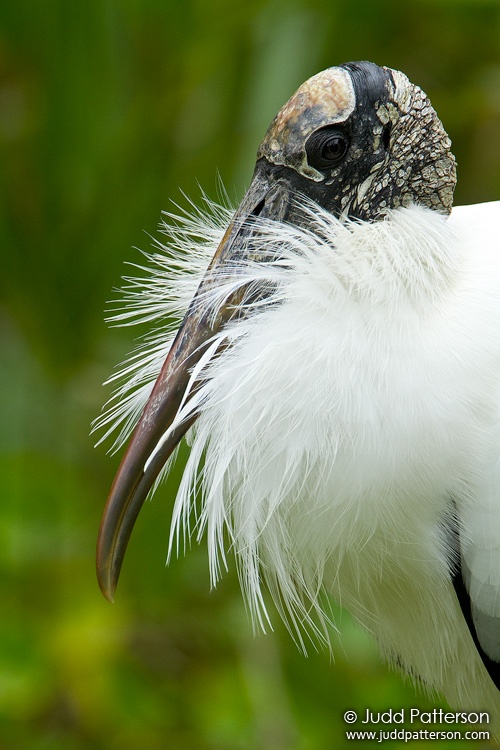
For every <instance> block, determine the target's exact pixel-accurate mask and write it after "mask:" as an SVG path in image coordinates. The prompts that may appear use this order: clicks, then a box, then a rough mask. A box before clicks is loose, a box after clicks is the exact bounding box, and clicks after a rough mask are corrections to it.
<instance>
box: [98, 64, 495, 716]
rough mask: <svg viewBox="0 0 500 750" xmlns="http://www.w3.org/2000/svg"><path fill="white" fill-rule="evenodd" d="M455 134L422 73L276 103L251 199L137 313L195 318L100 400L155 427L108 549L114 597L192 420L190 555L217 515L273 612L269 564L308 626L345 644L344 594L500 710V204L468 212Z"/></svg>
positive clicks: (353, 77)
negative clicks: (140, 522) (338, 609)
mask: <svg viewBox="0 0 500 750" xmlns="http://www.w3.org/2000/svg"><path fill="white" fill-rule="evenodd" d="M450 147H451V143H450V139H449V138H448V136H447V134H446V132H445V130H444V128H443V126H442V124H441V122H440V120H439V119H438V117H437V115H436V113H435V111H434V109H433V108H432V106H431V104H430V102H429V99H428V98H427V96H426V95H425V94H424V93H423V91H422V90H421V89H420V88H419V87H418V86H415V85H413V84H411V83H410V81H409V80H408V79H407V77H406V76H405V75H404V74H402V73H401V72H399V71H396V70H392V69H389V68H382V67H378V66H377V65H375V64H373V63H369V62H358V63H349V64H345V65H341V66H339V67H333V68H329V69H328V70H325V71H323V72H321V73H318V74H317V75H315V76H313V77H312V78H310V79H309V80H308V81H306V82H305V83H304V84H303V85H302V86H301V87H300V88H299V89H298V91H297V92H296V93H295V94H294V95H293V96H292V97H291V99H290V100H289V101H288V102H287V103H286V104H285V106H284V107H283V108H282V109H281V110H280V112H279V113H278V115H277V116H276V118H275V119H274V120H273V122H272V123H271V125H270V127H269V129H268V131H267V133H266V136H265V138H264V140H263V141H262V144H261V145H260V148H259V151H258V155H257V163H256V167H255V172H254V176H253V179H252V182H251V185H250V187H249V189H248V191H247V193H246V195H245V197H244V198H243V200H242V202H241V205H240V206H239V208H238V209H237V211H236V212H235V213H234V215H230V214H229V213H228V211H227V210H226V209H224V208H221V207H217V206H213V207H212V211H211V213H210V212H207V213H206V214H205V213H204V212H203V211H198V212H197V213H196V212H195V215H193V216H187V218H185V220H184V222H181V223H180V224H179V222H177V224H176V223H175V222H174V224H173V225H170V228H168V227H166V229H165V231H166V232H167V234H169V238H170V247H169V249H168V250H167V252H166V253H165V252H163V251H162V250H161V248H160V249H159V252H157V253H156V254H154V255H152V256H151V257H152V261H153V265H154V266H155V268H154V270H153V271H152V273H151V276H150V277H149V278H148V279H146V280H144V279H143V280H142V281H140V282H137V281H136V282H132V283H131V287H130V288H129V291H128V306H126V307H125V309H124V311H123V312H122V313H121V315H119V318H120V319H121V320H122V321H123V322H127V321H128V322H133V321H135V320H138V319H143V320H151V321H156V324H157V326H158V321H164V320H165V319H166V318H167V317H169V316H172V314H174V315H175V314H176V315H178V316H179V320H181V318H182V316H184V313H185V316H184V318H183V320H182V323H181V324H180V326H179V328H178V331H177V334H176V335H175V338H173V335H171V336H170V337H169V336H168V335H167V333H166V332H165V329H160V330H159V331H158V329H157V331H156V333H155V334H154V337H153V339H150V340H149V341H147V342H146V345H145V346H144V348H143V349H142V350H140V351H139V352H138V353H136V354H135V355H134V357H132V359H131V360H130V361H129V363H128V364H127V365H126V366H125V368H124V371H123V374H124V377H125V380H126V381H127V382H125V384H124V385H122V387H121V388H120V389H119V390H118V392H117V394H116V396H115V400H114V402H113V403H112V404H111V407H110V408H109V409H108V411H107V412H106V413H105V414H104V416H103V417H102V418H101V424H104V425H107V427H108V428H109V430H111V428H113V427H114V426H116V423H120V422H122V433H121V436H120V439H119V442H123V440H124V439H125V437H127V436H128V433H129V432H130V431H131V428H132V426H133V425H134V424H135V423H136V424H135V429H134V431H133V434H132V437H131V440H130V443H129V446H128V449H127V451H126V453H125V456H124V458H123V460H122V463H121V465H120V468H119V470H118V473H117V476H116V479H115V481H114V484H113V487H112V489H111V493H110V496H109V499H108V502H107V505H106V509H105V511H104V516H103V520H102V525H101V529H100V535H99V541H98V555H97V570H98V578H99V582H100V586H101V589H102V591H103V593H104V595H105V596H106V597H107V598H109V599H112V598H113V594H114V591H115V587H116V583H117V579H118V575H119V572H120V568H121V565H122V560H123V556H124V552H125V549H126V546H127V542H128V539H129V536H130V533H131V530H132V527H133V525H134V522H135V520H136V517H137V515H138V513H139V510H140V508H141V505H142V503H143V501H144V499H145V498H146V496H147V495H148V493H149V492H150V491H151V489H152V488H153V487H154V486H155V483H156V482H157V481H158V478H159V477H161V476H162V473H164V472H165V471H166V470H167V469H168V465H167V459H169V457H170V456H171V455H172V453H173V451H174V449H175V447H176V446H177V444H178V443H179V441H180V440H181V439H182V437H183V436H184V435H185V434H186V433H187V432H188V431H189V437H190V442H191V452H190V457H189V459H188V462H187V465H186V468H185V470H184V475H183V479H182V482H181V485H180V488H179V491H178V495H177V499H176V503H175V506H174V511H173V521H172V530H171V538H170V548H171V550H174V551H175V550H176V548H178V546H179V544H180V543H181V542H182V539H183V538H184V540H185V539H186V537H188V536H189V535H190V534H191V533H192V532H195V533H196V534H197V535H198V536H200V535H202V534H203V533H205V532H206V533H207V534H208V548H209V565H210V571H211V576H212V580H213V581H214V582H215V581H217V579H218V577H219V575H220V573H221V569H222V568H223V567H224V566H225V565H226V554H227V549H228V548H229V549H230V550H231V551H232V552H233V553H234V555H235V558H236V561H237V567H238V571H239V576H240V580H241V586H242V590H243V593H244V595H245V597H246V598H247V601H248V603H249V608H250V611H251V613H252V616H253V618H254V619H255V621H256V622H258V623H260V624H261V625H262V626H264V625H265V624H266V621H267V617H268V615H267V611H266V605H265V601H264V598H263V593H262V584H263V583H265V584H266V585H267V588H268V589H269V591H270V592H271V595H272V597H273V599H274V601H275V603H276V605H277V607H278V610H279V611H280V613H281V615H282V616H283V618H284V619H285V621H286V622H287V624H288V626H289V629H290V630H291V631H292V634H293V635H294V636H295V638H296V639H297V640H298V641H299V643H303V641H302V638H303V635H302V634H303V632H304V629H305V631H306V632H308V633H310V634H312V635H314V634H315V635H316V636H318V637H319V638H323V639H324V640H326V641H328V633H329V627H330V623H329V619H330V618H329V615H328V609H327V605H326V604H325V599H324V595H325V592H326V594H327V595H328V596H333V597H334V598H336V599H337V600H338V602H339V603H340V604H341V605H343V606H344V607H346V608H347V609H348V610H350V612H351V613H352V614H353V615H354V617H355V618H356V619H357V620H358V621H359V622H360V623H362V625H364V626H365V627H366V628H367V629H368V630H369V631H370V632H371V633H372V634H373V635H374V636H375V638H376V640H377V642H378V644H379V647H380V651H381V654H382V656H383V657H384V658H385V659H387V660H388V661H389V662H392V663H394V664H397V665H398V666H399V667H401V668H402V669H403V670H405V671H406V672H407V673H409V674H410V675H411V676H412V677H413V678H414V679H415V680H417V681H420V682H421V683H423V684H424V685H425V686H426V687H427V688H429V689H430V690H436V691H438V692H439V693H441V694H443V695H444V696H445V697H446V698H447V700H448V701H449V703H450V704H451V705H452V706H453V707H455V708H458V709H467V710H482V711H489V712H490V713H491V716H492V721H493V720H494V719H495V717H496V720H497V722H498V721H499V720H500V694H499V692H498V688H500V252H499V249H500V248H499V239H498V237H499V234H498V223H499V218H500V204H498V203H490V204H483V205H476V206H468V207H462V208H454V209H453V210H452V198H453V190H454V187H455V181H456V178H455V159H454V157H453V155H452V153H451V150H450ZM225 224H227V229H225V231H224V225H225ZM212 256H213V257H212ZM141 285H142V286H141ZM172 339H173V342H172ZM193 527H194V528H193Z"/></svg>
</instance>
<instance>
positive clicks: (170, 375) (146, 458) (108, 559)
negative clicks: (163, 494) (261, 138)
mask: <svg viewBox="0 0 500 750" xmlns="http://www.w3.org/2000/svg"><path fill="white" fill-rule="evenodd" d="M288 203H289V191H288V190H287V189H286V187H285V185H284V184H283V183H282V182H274V183H272V184H270V182H269V180H268V178H267V177H266V176H265V175H264V174H263V173H262V170H259V168H257V169H256V172H255V174H254V178H253V180H252V183H251V185H250V187H249V189H248V191H247V193H246V195H245V197H244V198H243V201H242V203H241V205H240V207H239V209H238V210H237V212H236V214H235V215H234V218H233V221H232V222H231V224H230V225H229V227H228V228H227V230H226V233H225V235H224V237H223V239H222V241H221V243H220V245H219V247H218V249H217V251H216V253H215V255H214V257H213V259H212V261H211V263H210V266H209V269H208V271H207V274H206V276H205V278H204V279H203V281H202V282H201V284H200V286H199V288H198V291H197V292H196V295H195V297H194V299H193V301H192V303H191V305H190V307H189V310H188V312H187V314H186V317H185V318H184V320H183V322H182V324H181V326H180V328H179V330H178V332H177V336H176V338H175V340H174V342H173V344H172V347H171V349H170V352H169V354H168V356H167V358H166V360H165V362H164V364H163V367H162V369H161V372H160V375H159V376H158V379H157V381H156V383H155V385H154V388H153V391H152V393H151V396H150V398H149V400H148V402H147V404H146V406H145V408H144V411H143V413H142V415H141V417H140V419H139V422H138V424H137V426H136V428H135V430H134V432H133V434H132V437H131V439H130V442H129V445H128V447H127V450H126V452H125V455H124V456H123V459H122V462H121V464H120V467H119V469H118V473H117V475H116V477H115V480H114V482H113V485H112V487H111V491H110V494H109V497H108V501H107V503H106V507H105V509H104V513H103V517H102V521H101V527H100V530H99V538H98V542H97V578H98V581H99V586H100V588H101V591H102V593H103V594H104V596H105V597H106V598H107V599H109V600H110V601H113V596H114V592H115V589H116V585H117V582H118V577H119V574H120V570H121V566H122V562H123V558H124V555H125V551H126V548H127V544H128V540H129V538H130V534H131V532H132V529H133V526H134V523H135V521H136V519H137V516H138V514H139V511H140V509H141V507H142V505H143V503H144V500H145V499H146V497H147V495H148V493H149V491H150V490H151V488H152V486H153V484H154V481H155V479H156V478H157V476H158V474H159V473H160V471H161V469H162V467H163V466H164V465H165V462H166V461H167V459H168V458H169V456H170V455H171V454H172V452H173V450H174V449H175V447H176V445H177V444H178V443H179V441H180V440H181V439H182V437H183V435H184V434H185V433H186V432H187V430H188V429H189V427H191V425H192V424H193V423H194V422H195V420H196V414H194V416H191V417H189V418H188V419H187V421H185V422H182V423H180V424H178V425H177V426H172V423H173V422H174V419H175V417H176V415H177V412H178V410H179V407H180V405H181V403H182V400H183V397H184V394H185V392H186V389H187V387H188V383H189V380H190V377H191V373H192V370H193V368H194V367H195V366H196V363H197V362H199V360H200V358H201V357H202V356H203V353H204V352H205V351H206V350H207V347H208V346H209V345H210V342H211V340H212V339H213V337H214V335H215V334H216V333H217V332H219V331H220V330H221V329H222V328H223V327H224V325H225V324H226V323H227V322H228V321H229V320H230V319H231V318H232V317H233V316H234V315H235V314H236V310H237V307H238V305H239V304H241V295H239V299H235V298H234V296H233V298H231V299H228V300H227V301H226V303H225V305H224V306H223V307H222V308H221V309H220V310H219V312H218V315H217V317H216V319H215V320H214V319H213V315H211V314H210V311H209V310H207V309H206V306H205V308H204V306H203V297H204V295H205V294H206V292H207V290H208V289H210V288H213V286H214V285H216V284H217V281H218V275H219V276H220V273H221V269H223V268H224V267H225V266H227V264H228V263H231V265H233V266H234V263H235V261H236V262H237V261H238V259H243V258H244V253H245V248H246V247H247V245H248V242H247V240H248V236H249V235H250V234H251V233H252V232H253V231H255V230H254V229H253V228H252V222H251V221H249V219H250V218H251V217H252V216H256V215H267V216H269V217H270V218H277V219H283V218H285V215H286V212H287V207H288ZM252 259H254V260H255V261H256V262H258V261H259V257H258V256H256V255H255V252H254V253H253V254H252ZM237 296H238V295H237ZM171 426H172V429H170V430H169V428H170V427H171ZM167 431H168V432H167Z"/></svg>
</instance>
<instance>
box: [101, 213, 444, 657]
mask: <svg viewBox="0 0 500 750" xmlns="http://www.w3.org/2000/svg"><path fill="white" fill-rule="evenodd" d="M206 204H207V207H208V212H207V213H204V212H201V211H199V210H195V213H193V214H186V215H185V216H184V217H173V218H174V219H175V220H176V222H177V223H176V224H175V225H174V226H172V225H164V227H163V231H164V232H165V233H166V234H167V236H168V238H169V244H168V245H166V246H163V245H161V244H160V243H157V251H156V252H155V253H153V254H152V255H150V256H148V264H149V268H148V269H146V270H147V273H148V274H149V275H148V276H146V278H143V279H139V280H137V279H127V282H128V286H127V287H126V288H125V304H124V306H123V307H122V309H120V310H118V311H116V312H115V313H114V315H113V318H112V319H113V321H114V322H115V323H117V324H119V325H132V324H135V323H138V322H143V321H148V322H151V323H154V325H155V327H156V328H155V331H154V333H153V334H151V335H150V336H149V337H148V338H147V339H145V341H144V342H143V344H142V345H141V346H140V347H139V348H138V350H137V351H136V352H135V353H134V354H133V355H132V356H131V358H130V359H129V360H128V361H127V362H126V363H125V364H124V365H123V367H122V369H121V370H120V372H118V373H117V374H116V375H114V376H113V377H112V378H111V379H110V382H119V383H121V385H119V387H118V390H117V391H116V393H115V395H114V396H113V398H112V399H111V401H110V402H109V404H108V407H107V410H106V411H105V412H104V414H103V415H102V416H101V417H100V418H99V419H98V420H97V424H96V427H97V428H101V429H103V430H104V433H105V434H104V437H106V436H108V435H109V434H110V433H112V432H113V431H115V430H118V437H117V438H116V441H115V447H118V446H119V445H121V444H122V443H123V442H124V441H125V439H126V438H127V437H128V435H129V433H130V432H131V430H132V428H133V426H134V424H135V422H136V420H137V418H138V415H139V414H140V412H141V410H142V409H143V407H144V405H145V403H146V401H147V398H148V396H149V394H150V392H151V389H152V386H153V383H154V381H155V379H156V377H157V376H158V374H159V372H160V369H161V366H162V364H163V361H164V359H165V357H166V355H167V353H168V350H169V347H170V344H171V340H172V330H173V329H174V328H176V327H177V325H178V324H179V322H180V320H181V319H182V317H183V315H184V314H185V311H186V309H187V307H188V304H189V302H190V300H191V298H192V297H193V295H194V292H195V290H196V289H197V287H198V285H199V283H200V281H201V279H202V277H203V275H204V274H205V271H206V268H207V266H208V264H209V261H210V259H211V257H212V255H213V253H214V252H215V250H216V248H217V245H218V243H219V241H220V239H221V237H222V235H223V232H224V230H225V227H226V226H227V223H228V222H229V220H230V216H231V211H230V210H229V209H226V208H223V207H220V206H217V205H215V204H212V203H210V202H209V201H206ZM302 210H303V211H304V212H305V214H306V215H307V218H308V221H307V229H304V228H299V227H295V226H291V225H287V224H279V223H276V222H272V221H268V220H266V221H262V222H260V223H259V224H258V230H259V231H258V233H257V234H256V235H255V234H254V239H253V240H252V242H254V243H259V246H260V245H261V244H262V246H263V247H265V252H266V258H268V262H266V263H262V264H256V263H255V262H251V261H249V262H248V263H247V264H245V263H241V262H239V263H238V264H237V266H235V267H233V268H231V267H229V266H228V267H226V269H225V271H224V274H223V275H221V277H220V285H219V286H218V287H217V288H215V289H214V291H212V292H210V293H209V295H208V296H207V297H206V298H205V299H204V304H206V305H207V306H209V307H211V308H212V309H213V310H214V313H216V311H217V308H218V307H220V306H221V305H222V304H224V302H225V301H226V300H227V299H228V298H229V297H230V296H231V295H232V294H233V293H234V291H235V290H236V289H239V288H241V287H250V288H252V289H254V290H255V289H260V290H262V289H264V290H265V294H263V295H260V296H259V295H257V296H252V295H251V296H250V302H249V308H248V310H247V314H246V315H245V316H242V317H241V318H239V319H237V320H234V321H233V322H231V323H229V324H228V325H227V326H226V328H225V329H224V330H223V331H222V333H221V334H219V335H218V336H217V337H215V338H214V340H213V342H212V344H213V345H212V346H211V347H210V348H209V349H208V350H207V354H206V356H205V357H204V359H203V360H202V361H201V363H200V364H199V365H198V369H197V372H196V378H195V379H196V380H197V382H198V384H200V387H199V388H198V390H197V392H196V395H195V396H193V397H192V398H191V397H190V394H189V393H188V394H187V396H186V398H185V399H184V402H183V405H182V407H181V410H180V413H179V414H178V415H177V417H176V422H178V421H182V420H184V419H187V418H188V417H189V416H190V415H191V414H192V413H193V412H194V411H197V412H199V415H200V416H199V418H198V422H197V425H196V427H195V429H194V430H192V431H191V435H190V440H191V453H190V457H189V459H188V463H187V465H186V469H185V471H184V475H183V479H182V482H181V485H180V488H179V491H178V495H177V499H176V502H175V508H174V513H173V520H172V531H171V538H170V550H171V551H172V550H177V549H178V547H179V544H180V540H181V539H182V538H183V539H184V540H185V539H186V537H187V536H189V535H190V534H191V529H192V525H191V520H190V519H191V518H192V515H193V513H194V518H195V524H194V525H195V528H196V535H197V537H198V538H199V537H200V536H201V535H202V534H203V533H205V531H206V532H207V534H208V546H209V554H210V571H211V577H212V581H213V582H214V583H215V582H216V581H217V580H218V578H219V576H220V571H221V567H224V566H226V562H227V561H226V543H225V541H228V542H229V547H230V548H231V549H232V551H233V552H234V553H235V555H236V560H237V563H238V570H239V573H240V579H241V583H242V588H243V591H244V592H245V595H246V597H247V600H248V603H249V608H250V611H251V613H252V615H253V618H254V621H255V622H257V623H259V624H260V625H261V626H262V627H264V625H265V623H266V622H267V621H268V617H267V611H266V606H265V602H264V597H263V593H262V589H261V581H262V579H263V578H264V579H265V580H266V582H267V585H268V587H269V589H270V591H271V594H272V596H273V598H274V600H275V602H276V604H277V606H278V608H279V610H280V612H281V613H282V615H283V617H284V618H285V620H286V621H288V623H289V625H290V629H291V631H292V632H294V634H295V637H296V639H297V640H299V642H300V643H302V644H303V641H302V635H301V627H302V626H303V625H306V626H309V628H310V629H311V630H312V631H313V632H314V633H315V634H316V635H317V636H318V637H320V638H321V637H322V638H323V639H327V638H328V636H327V635H326V633H327V628H326V625H325V623H326V621H327V620H328V617H327V614H326V612H325V609H324V607H323V605H322V604H321V601H320V593H321V589H322V580H323V569H324V566H325V564H326V561H327V558H328V554H329V552H330V551H331V544H332V540H331V538H330V534H329V532H328V529H326V530H325V529H324V528H322V527H321V518H322V512H323V511H322V509H323V510H324V508H326V507H327V505H328V503H329V502H330V500H331V499H330V497H329V496H328V491H329V489H328V488H329V487H330V478H331V473H332V461H333V463H334V459H335V455H336V453H337V452H339V454H340V453H342V452H344V453H345V446H346V443H347V442H348V441H349V440H350V438H349V436H348V434H347V432H346V431H345V430H344V428H343V420H344V421H345V419H346V417H345V416H343V415H345V414H347V411H348V410H349V409H350V408H351V412H352V411H355V409H356V407H353V405H352V402H351V400H350V397H349V376H348V373H349V367H352V368H353V376H352V377H353V378H356V367H357V360H356V356H357V354H356V349H357V347H358V343H357V337H361V339H363V340H364V341H368V342H369V341H370V340H371V339H373V338H378V339H382V338H383V337H384V335H385V332H386V331H387V328H388V327H392V330H395V331H398V332H399V333H398V335H399V334H400V335H401V336H404V335H408V333H410V335H411V333H412V331H411V326H412V325H413V323H412V321H415V320H416V319H419V320H420V319H422V317H425V316H426V315H427V314H428V312H429V310H430V309H431V308H436V307H439V306H440V305H441V304H445V303H446V298H447V295H448V293H449V290H450V288H451V287H452V286H453V284H454V283H455V281H456V276H455V274H456V271H455V269H456V268H457V263H458V259H457V257H456V253H457V249H456V248H457V244H458V243H457V241H456V238H455V237H454V236H453V235H452V231H451V229H450V227H449V225H448V223H447V220H446V218H445V217H443V216H441V215H439V214H437V213H435V212H432V211H430V210H429V209H423V208H418V207H410V208H404V209H397V210H395V211H392V212H389V213H388V214H387V215H386V217H385V218H384V219H383V220H381V221H378V222H376V223H363V222H350V221H340V220H339V219H336V218H335V217H333V216H332V215H331V214H329V213H328V212H326V211H324V210H322V209H321V208H319V207H318V206H317V205H311V204H310V203H304V204H303V206H302ZM171 218H172V217H171ZM250 257H251V254H250ZM142 270H144V269H142ZM252 300H256V301H253V302H252ZM403 312H404V314H403ZM172 321H173V322H172ZM405 326H406V329H405ZM332 336H333V338H332ZM335 336H336V337H337V338H335ZM395 339H396V340H398V336H396V337H395ZM223 341H224V345H225V346H224V351H223V352H222V353H221V352H220V351H219V345H220V344H221V343H222V342H223ZM322 341H323V342H327V343H326V344H325V345H322V344H321V343H318V342H322ZM367 351H369V347H368V349H367ZM353 352H354V353H353ZM340 355H342V357H341V356H340ZM387 357H388V358H389V357H390V352H389V353H388V354H387ZM335 358H336V359H335ZM339 359H341V360H342V366H343V367H344V368H347V369H346V372H347V375H346V373H341V374H339V377H340V376H342V377H343V378H344V380H346V382H347V392H346V393H344V394H343V396H342V398H343V403H340V398H341V397H340V396H339V395H338V394H336V393H335V391H334V390H332V389H329V388H328V387H326V385H325V382H324V377H319V378H318V373H319V374H320V375H321V373H325V372H332V373H335V372H337V370H338V367H339V364H338V360H339ZM193 379H194V378H193ZM315 383H316V384H317V387H315ZM353 386H355V383H353ZM297 394H298V399H297ZM336 399H338V400H336ZM350 418H351V419H352V414H351V416H350ZM359 430H360V434H362V432H363V427H362V426H360V427H359ZM291 437H293V439H291ZM363 439H364V438H363ZM349 460H350V459H349ZM352 460H353V461H354V460H355V455H354V454H353V458H352ZM202 466H203V468H201V467H202ZM343 469H344V470H345V471H347V472H348V471H349V470H350V469H351V470H352V471H353V472H354V473H355V472H356V467H355V466H354V464H353V466H352V467H350V465H344V466H343ZM197 498H198V507H197V508H196V507H195V506H196V504H197ZM291 508H294V509H295V510H294V512H293V513H290V509H291ZM297 511H299V512H297ZM312 512H316V513H317V515H318V518H319V519H320V523H319V529H318V526H314V525H307V524H306V525H304V528H303V530H302V531H301V529H300V528H297V524H299V526H300V524H301V520H302V519H303V518H304V517H307V514H310V513H312ZM366 533H367V535H369V534H370V533H371V531H370V529H367V530H366ZM301 535H302V537H303V544H302V545H301V546H300V548H299V549H297V548H296V543H295V541H294V540H296V539H297V537H298V538H301ZM339 538H340V539H342V535H340V536H339ZM342 543H343V544H345V545H348V544H349V534H348V533H347V534H346V535H345V536H344V537H343V542H342ZM311 550H312V551H313V554H312V553H311Z"/></svg>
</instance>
